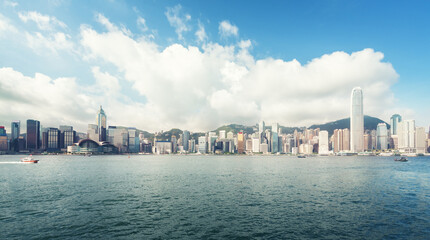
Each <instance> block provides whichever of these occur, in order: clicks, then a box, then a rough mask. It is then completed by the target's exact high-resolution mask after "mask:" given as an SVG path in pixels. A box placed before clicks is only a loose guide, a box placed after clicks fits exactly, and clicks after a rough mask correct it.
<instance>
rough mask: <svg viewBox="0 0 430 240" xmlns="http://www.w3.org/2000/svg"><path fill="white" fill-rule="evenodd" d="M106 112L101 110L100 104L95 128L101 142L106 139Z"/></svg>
mask: <svg viewBox="0 0 430 240" xmlns="http://www.w3.org/2000/svg"><path fill="white" fill-rule="evenodd" d="M106 119H107V117H106V114H105V111H103V108H102V106H100V110H99V112H98V113H97V130H98V134H99V139H98V141H100V142H103V141H106V140H107V138H106V131H107V124H106Z"/></svg>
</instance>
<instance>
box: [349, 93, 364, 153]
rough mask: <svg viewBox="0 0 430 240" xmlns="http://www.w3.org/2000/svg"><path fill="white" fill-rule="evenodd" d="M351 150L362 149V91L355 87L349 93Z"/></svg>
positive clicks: (361, 150)
mask: <svg viewBox="0 0 430 240" xmlns="http://www.w3.org/2000/svg"><path fill="white" fill-rule="evenodd" d="M350 134H351V152H363V151H364V114H363V91H362V90H361V88H359V87H356V88H354V89H352V93H351V132H350Z"/></svg>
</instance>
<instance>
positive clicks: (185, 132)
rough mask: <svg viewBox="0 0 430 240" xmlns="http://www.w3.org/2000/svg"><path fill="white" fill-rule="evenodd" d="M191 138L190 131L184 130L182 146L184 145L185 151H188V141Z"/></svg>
mask: <svg viewBox="0 0 430 240" xmlns="http://www.w3.org/2000/svg"><path fill="white" fill-rule="evenodd" d="M189 140H190V132H189V131H187V130H184V132H183V134H182V146H184V151H188V148H189V146H188V141H189Z"/></svg>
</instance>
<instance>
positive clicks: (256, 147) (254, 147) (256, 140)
mask: <svg viewBox="0 0 430 240" xmlns="http://www.w3.org/2000/svg"><path fill="white" fill-rule="evenodd" d="M252 152H254V153H258V152H260V138H258V137H256V138H253V139H252Z"/></svg>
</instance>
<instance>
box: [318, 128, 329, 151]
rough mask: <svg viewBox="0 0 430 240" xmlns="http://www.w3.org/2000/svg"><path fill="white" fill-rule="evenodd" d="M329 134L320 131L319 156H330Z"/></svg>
mask: <svg viewBox="0 0 430 240" xmlns="http://www.w3.org/2000/svg"><path fill="white" fill-rule="evenodd" d="M328 153H329V152H328V132H327V131H320V132H319V134H318V154H322V155H326V154H328Z"/></svg>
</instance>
